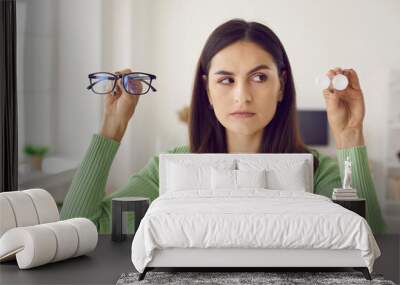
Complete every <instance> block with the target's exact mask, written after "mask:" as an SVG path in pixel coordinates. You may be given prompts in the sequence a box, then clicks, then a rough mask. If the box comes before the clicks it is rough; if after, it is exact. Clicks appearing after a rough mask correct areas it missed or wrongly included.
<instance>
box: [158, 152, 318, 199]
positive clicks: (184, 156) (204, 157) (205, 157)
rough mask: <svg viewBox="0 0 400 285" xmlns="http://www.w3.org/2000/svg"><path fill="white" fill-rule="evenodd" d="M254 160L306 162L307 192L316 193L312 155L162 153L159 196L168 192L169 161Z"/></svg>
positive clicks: (211, 162)
mask: <svg viewBox="0 0 400 285" xmlns="http://www.w3.org/2000/svg"><path fill="white" fill-rule="evenodd" d="M241 158H242V159H246V160H249V159H254V160H257V161H260V160H266V161H268V160H279V161H290V162H293V161H305V162H306V165H307V166H308V169H309V171H308V174H307V176H308V181H309V183H308V185H309V189H307V192H310V193H314V171H313V169H314V167H313V155H312V154H311V153H246V154H245V153H241V154H236V153H200V154H198V153H174V154H171V153H161V154H160V155H159V195H161V194H164V193H165V191H166V179H167V171H166V165H167V161H172V162H176V161H178V160H190V161H193V162H196V161H198V162H199V163H200V162H207V163H208V162H209V163H210V164H211V165H212V164H213V161H218V160H221V159H223V160H232V163H233V162H234V161H235V160H240V159H241Z"/></svg>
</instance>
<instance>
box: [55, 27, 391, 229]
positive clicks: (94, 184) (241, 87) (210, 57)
mask: <svg viewBox="0 0 400 285" xmlns="http://www.w3.org/2000/svg"><path fill="white" fill-rule="evenodd" d="M126 72H130V70H129V69H128V70H122V71H120V73H126ZM336 74H344V75H345V76H347V78H348V79H349V86H348V87H347V88H346V89H345V90H343V91H336V90H332V89H330V88H329V89H326V90H324V91H323V95H324V98H325V101H326V106H327V114H328V121H329V125H330V128H331V130H332V133H333V135H334V138H335V141H336V148H337V156H338V161H339V166H340V167H338V163H337V162H336V161H335V160H334V159H332V158H330V157H328V156H325V155H322V154H320V153H318V152H317V151H316V150H310V149H308V148H307V146H305V145H304V143H303V142H302V140H301V138H300V136H299V130H298V125H297V118H296V98H295V88H294V83H293V76H292V70H291V67H290V64H289V60H288V57H287V55H286V52H285V49H284V47H283V46H282V43H281V42H280V40H279V39H278V37H277V36H276V35H275V34H274V33H273V32H272V31H271V30H270V29H269V28H268V27H266V26H264V25H262V24H259V23H256V22H250V23H249V22H246V21H243V20H240V19H234V20H231V21H228V22H226V23H224V24H222V25H221V26H219V27H218V28H217V29H215V30H214V31H213V33H212V34H211V35H210V37H209V39H208V40H207V42H206V44H205V46H204V48H203V51H202V53H201V56H200V59H199V62H198V65H197V68H196V73H195V80H194V88H193V94H192V101H191V107H190V110H191V114H190V120H189V137H190V146H180V147H176V148H175V149H172V150H170V151H169V153H187V152H192V153H299V152H301V153H304V152H308V153H312V154H313V156H314V192H315V194H320V195H324V196H327V197H331V194H332V191H333V188H335V187H340V186H341V176H343V167H342V165H343V162H344V160H345V158H346V157H347V156H349V157H350V158H351V161H352V163H353V173H354V175H353V185H354V187H355V188H356V189H357V190H358V195H359V197H361V198H365V199H366V200H367V220H368V222H369V224H370V226H371V228H372V230H373V232H375V233H377V232H384V231H385V230H386V225H385V223H384V221H383V219H382V215H381V211H380V208H379V204H378V201H377V197H376V193H375V189H374V184H373V181H372V179H371V174H370V171H369V168H368V159H367V151H366V147H365V145H364V138H363V118H364V112H365V108H364V100H363V94H362V91H361V88H360V84H359V81H358V77H357V74H356V72H355V71H354V70H353V69H344V70H342V69H340V68H336V69H333V70H329V71H328V73H327V75H328V76H329V77H331V78H332V77H333V76H334V75H336ZM118 87H119V88H117V92H116V94H115V95H116V96H112V95H111V94H107V95H106V97H105V107H104V114H103V125H102V128H101V131H100V134H94V135H93V138H92V141H91V144H90V146H89V149H88V151H87V153H86V155H85V157H84V160H83V162H82V164H81V166H80V168H79V170H78V171H77V173H76V174H75V176H74V179H73V181H72V184H71V187H70V189H69V192H68V194H67V196H66V198H65V201H64V204H63V208H62V210H61V217H62V218H63V219H67V218H72V217H87V218H89V219H91V220H92V221H93V222H94V223H95V224H96V226H97V228H98V230H99V232H100V233H110V231H111V226H110V220H111V199H112V198H114V197H123V196H145V197H149V198H150V199H151V200H153V199H155V198H156V197H157V196H158V181H159V180H158V156H154V157H153V158H152V159H150V161H149V162H148V164H147V165H146V166H145V167H144V168H143V169H141V170H140V171H138V172H137V173H135V174H133V175H132V176H131V177H130V178H129V181H128V183H127V184H126V186H124V187H123V188H122V189H120V190H119V191H117V192H114V193H113V194H112V195H110V196H107V197H106V196H105V193H104V188H105V185H106V180H107V176H108V173H109V169H110V166H111V163H112V161H113V159H114V156H115V154H116V152H117V150H118V147H119V145H120V143H121V139H122V137H123V135H124V132H125V130H126V127H127V125H128V122H129V120H130V119H131V117H132V116H133V113H134V111H135V108H136V106H137V103H138V100H139V96H132V95H129V94H127V93H125V91H124V89H123V88H121V83H120V82H118Z"/></svg>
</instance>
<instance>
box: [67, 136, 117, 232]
mask: <svg viewBox="0 0 400 285" xmlns="http://www.w3.org/2000/svg"><path fill="white" fill-rule="evenodd" d="M119 145H120V143H119V142H117V141H115V140H112V139H107V138H104V137H103V136H101V135H99V134H94V135H93V137H92V140H91V143H90V145H89V148H88V150H87V151H86V154H85V156H84V158H83V161H82V162H81V164H80V166H79V168H78V169H77V171H76V172H75V175H74V177H73V179H72V183H71V185H70V187H69V190H68V193H67V195H66V197H65V199H64V201H63V205H62V208H61V212H60V217H61V219H63V220H64V219H70V218H74V217H85V218H88V219H90V220H92V221H93V222H94V223H95V224H96V225H97V226H98V220H99V217H100V216H101V215H102V213H101V208H100V205H101V203H102V200H103V198H104V192H105V186H106V182H107V177H108V174H109V171H110V167H111V164H112V161H113V159H114V157H115V154H116V152H117V150H118V148H119Z"/></svg>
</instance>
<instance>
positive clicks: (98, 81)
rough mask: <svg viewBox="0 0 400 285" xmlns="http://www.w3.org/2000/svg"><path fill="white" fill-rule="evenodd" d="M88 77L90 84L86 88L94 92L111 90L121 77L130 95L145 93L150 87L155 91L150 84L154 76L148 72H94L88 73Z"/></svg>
mask: <svg viewBox="0 0 400 285" xmlns="http://www.w3.org/2000/svg"><path fill="white" fill-rule="evenodd" d="M88 78H89V82H90V85H89V86H88V87H86V89H88V90H92V91H93V92H94V93H96V94H107V93H111V92H113V91H114V89H115V86H116V85H117V80H118V79H121V82H122V83H123V84H122V86H123V88H124V89H125V91H126V92H127V93H129V94H131V95H143V94H146V93H147V92H149V90H150V88H151V90H152V91H153V92H155V91H157V89H156V88H154V87H153V86H152V85H151V82H152V81H153V80H154V79H156V76H155V75H154V74H150V73H144V72H130V73H126V74H114V73H110V72H95V73H91V74H89V75H88Z"/></svg>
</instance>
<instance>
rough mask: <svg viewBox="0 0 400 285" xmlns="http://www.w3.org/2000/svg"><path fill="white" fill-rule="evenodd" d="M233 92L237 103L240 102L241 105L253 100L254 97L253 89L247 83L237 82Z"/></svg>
mask: <svg viewBox="0 0 400 285" xmlns="http://www.w3.org/2000/svg"><path fill="white" fill-rule="evenodd" d="M233 92H234V100H235V103H238V104H239V105H240V104H242V103H245V102H251V100H252V99H253V98H252V95H251V90H250V88H249V87H248V86H247V84H246V83H239V84H237V86H236V88H235V90H233Z"/></svg>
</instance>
